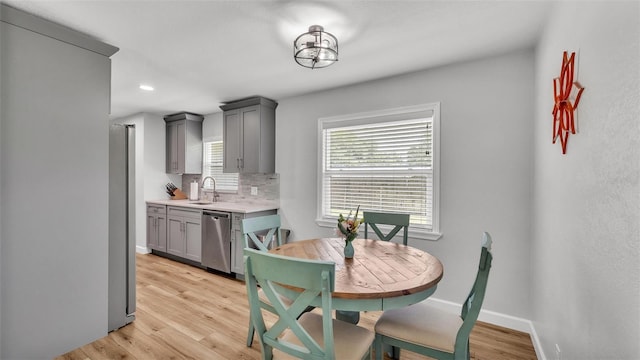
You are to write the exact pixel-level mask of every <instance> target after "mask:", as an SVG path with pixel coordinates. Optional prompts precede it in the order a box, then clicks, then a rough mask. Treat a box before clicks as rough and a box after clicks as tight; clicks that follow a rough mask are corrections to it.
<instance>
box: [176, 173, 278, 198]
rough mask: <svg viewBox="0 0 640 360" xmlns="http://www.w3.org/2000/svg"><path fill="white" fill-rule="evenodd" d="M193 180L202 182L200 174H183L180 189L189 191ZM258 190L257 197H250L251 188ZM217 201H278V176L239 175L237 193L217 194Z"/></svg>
mask: <svg viewBox="0 0 640 360" xmlns="http://www.w3.org/2000/svg"><path fill="white" fill-rule="evenodd" d="M194 180H196V181H198V183H200V181H201V180H202V175H200V174H183V175H182V189H189V186H190V185H189V184H191V183H192V182H193V181H194ZM252 187H256V188H258V195H251V188H252ZM218 194H219V195H220V197H219V198H218V201H242V202H262V201H269V202H272V201H279V200H280V174H239V176H238V193H237V194H235V193H227V192H218Z"/></svg>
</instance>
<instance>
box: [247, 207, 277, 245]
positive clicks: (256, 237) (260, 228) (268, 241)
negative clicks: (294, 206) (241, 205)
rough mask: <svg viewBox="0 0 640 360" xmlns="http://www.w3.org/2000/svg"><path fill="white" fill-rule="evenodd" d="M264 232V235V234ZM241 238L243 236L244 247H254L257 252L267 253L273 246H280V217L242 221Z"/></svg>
mask: <svg viewBox="0 0 640 360" xmlns="http://www.w3.org/2000/svg"><path fill="white" fill-rule="evenodd" d="M265 232H266V234H264V233H265ZM261 233H262V234H261ZM242 236H244V247H255V248H257V249H258V250H262V251H269V249H270V248H271V247H272V246H274V245H275V246H280V245H282V235H281V231H280V215H267V216H259V217H254V218H248V219H243V220H242Z"/></svg>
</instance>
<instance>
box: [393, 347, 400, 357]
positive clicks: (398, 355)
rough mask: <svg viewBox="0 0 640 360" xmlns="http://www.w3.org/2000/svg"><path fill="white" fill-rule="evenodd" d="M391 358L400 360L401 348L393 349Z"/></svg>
mask: <svg viewBox="0 0 640 360" xmlns="http://www.w3.org/2000/svg"><path fill="white" fill-rule="evenodd" d="M391 358H392V359H396V360H397V359H400V348H399V347H397V346H392V347H391Z"/></svg>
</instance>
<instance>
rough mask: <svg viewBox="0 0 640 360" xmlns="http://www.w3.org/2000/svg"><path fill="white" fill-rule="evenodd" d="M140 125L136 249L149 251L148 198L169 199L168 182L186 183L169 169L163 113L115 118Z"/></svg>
mask: <svg viewBox="0 0 640 360" xmlns="http://www.w3.org/2000/svg"><path fill="white" fill-rule="evenodd" d="M113 122H114V123H118V124H132V125H135V127H136V175H135V176H136V189H135V191H136V251H137V252H139V253H148V252H149V249H148V248H147V227H146V224H147V215H146V214H147V207H146V201H147V200H159V199H167V198H168V195H167V193H166V192H165V190H164V189H165V184H167V183H168V182H173V183H174V184H181V183H182V180H181V178H182V176H181V175H176V174H167V173H166V172H165V171H166V163H165V158H166V140H165V138H166V127H165V122H164V120H163V118H162V116H160V115H155V114H151V113H138V114H135V115H131V116H127V117H124V118H119V119H115V120H113Z"/></svg>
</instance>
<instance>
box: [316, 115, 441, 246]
mask: <svg viewBox="0 0 640 360" xmlns="http://www.w3.org/2000/svg"><path fill="white" fill-rule="evenodd" d="M438 118H439V104H426V105H420V106H413V107H405V108H399V109H391V110H385V111H378V112H373V113H366V114H355V115H349V116H341V117H334V118H323V119H320V121H319V134H320V139H319V141H318V144H319V148H320V149H319V150H320V154H321V161H320V167H321V174H322V176H321V179H320V183H319V191H318V195H319V199H318V200H319V201H318V204H319V209H318V215H319V221H320V222H322V221H327V222H328V224H332V222H331V221H333V219H335V218H337V217H338V216H339V215H340V214H344V215H346V214H348V213H349V211H351V210H353V211H355V209H356V208H357V207H358V206H360V210H361V211H363V210H364V211H367V210H369V211H379V212H390V213H409V214H411V226H410V227H409V229H410V232H413V233H414V234H413V236H414V237H421V236H420V234H433V233H438V231H439V229H438V222H437V220H438V214H437V209H438V208H437V200H438V196H437V190H438V189H437V181H434V179H436V178H437V173H436V171H437V167H436V165H437V163H438V153H437V146H436V145H437V138H436V137H437V134H438V131H437V125H438ZM333 222H335V221H333ZM334 225H335V224H334ZM412 230H413V231H412ZM422 237H425V236H422ZM427 237H428V236H427Z"/></svg>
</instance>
